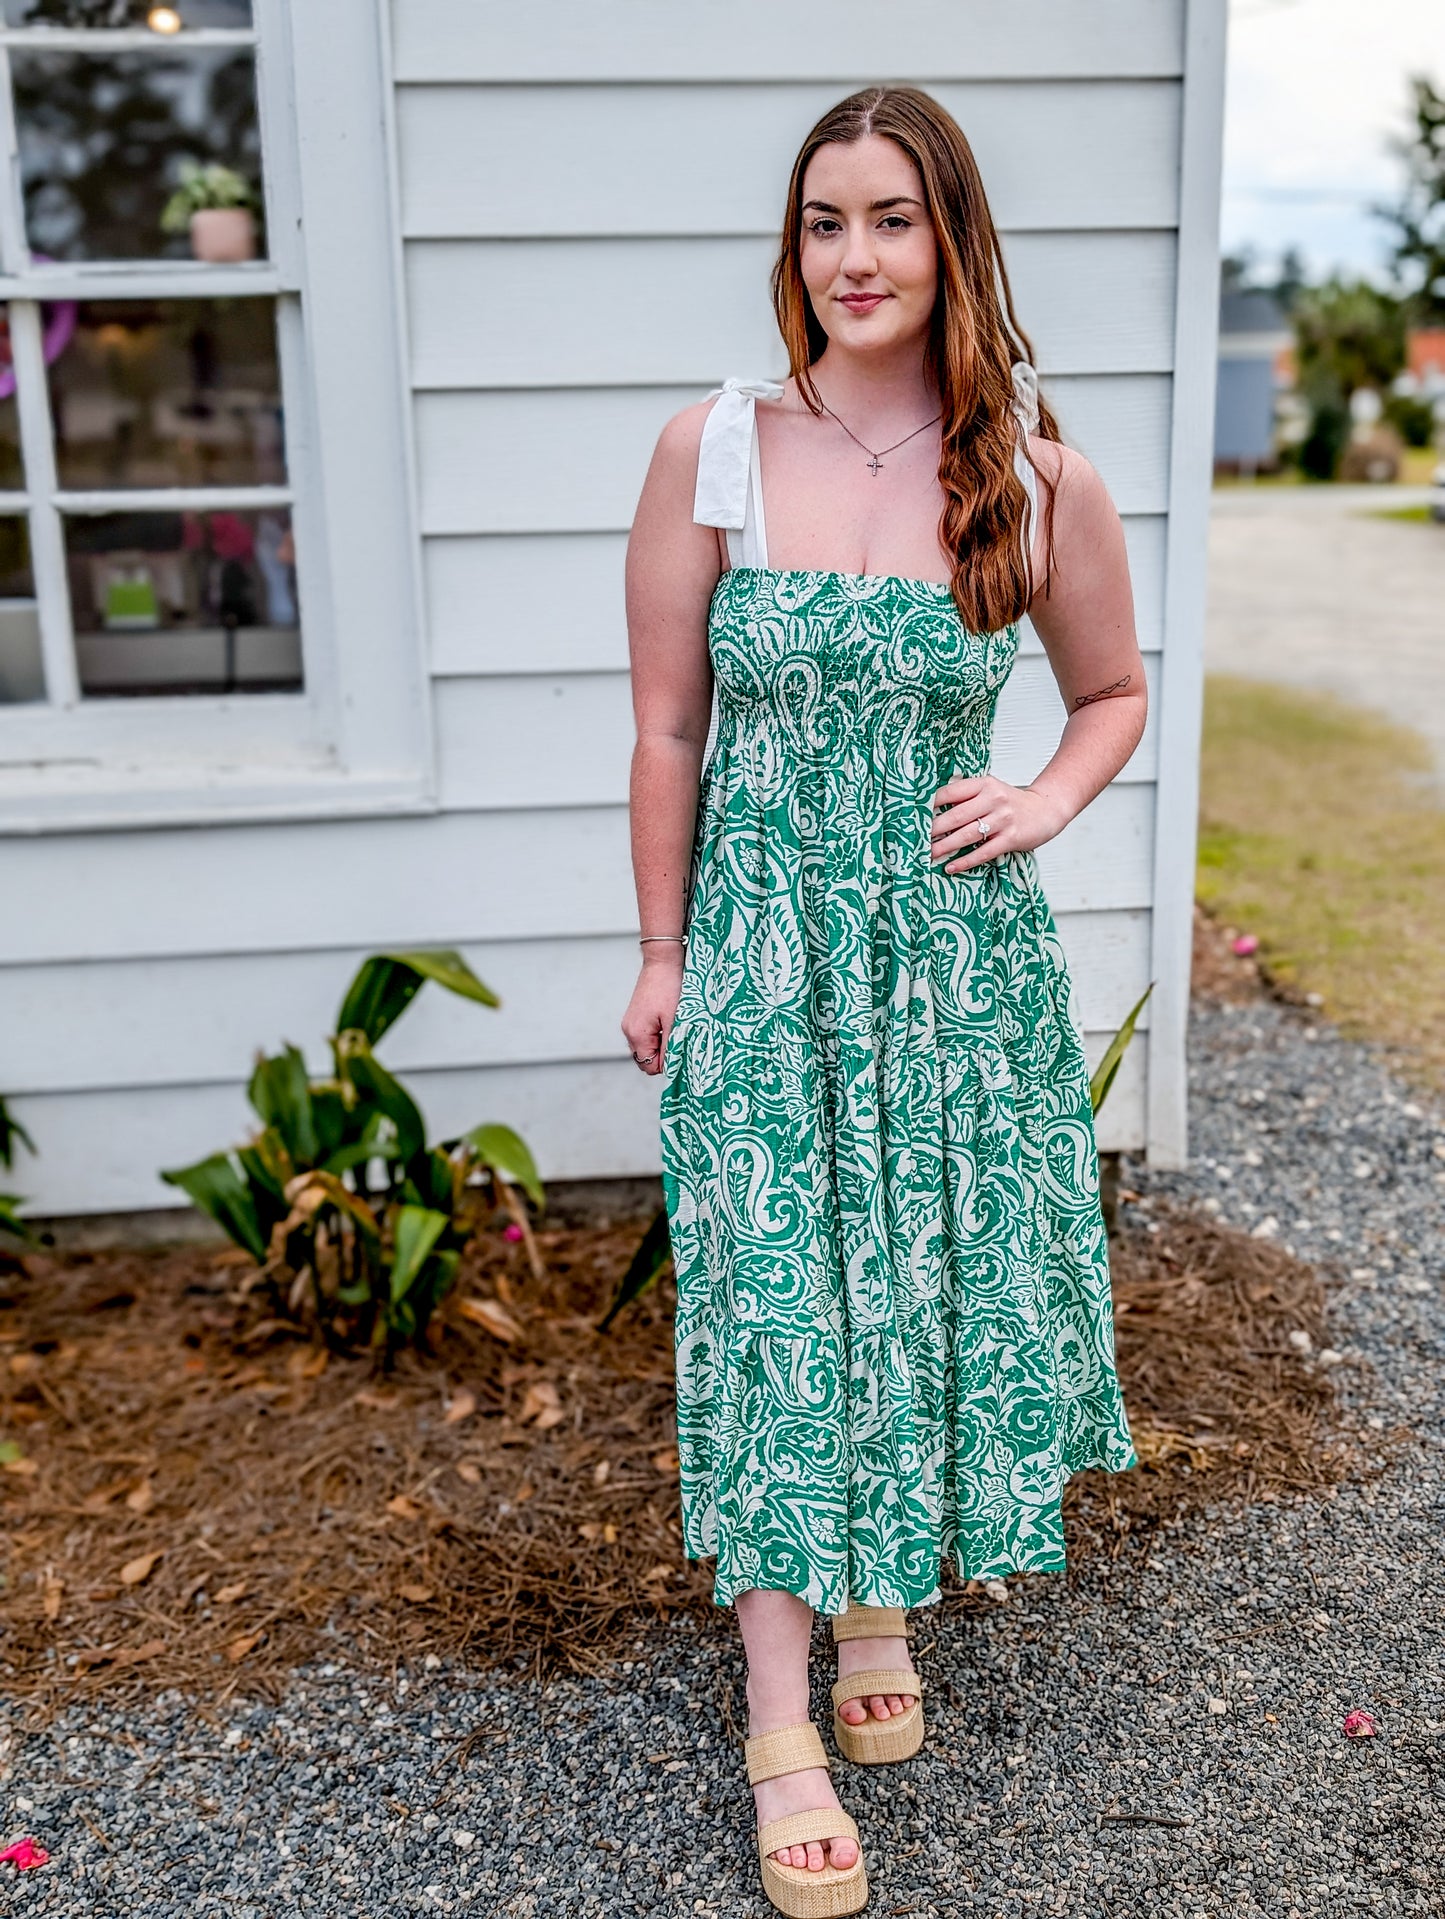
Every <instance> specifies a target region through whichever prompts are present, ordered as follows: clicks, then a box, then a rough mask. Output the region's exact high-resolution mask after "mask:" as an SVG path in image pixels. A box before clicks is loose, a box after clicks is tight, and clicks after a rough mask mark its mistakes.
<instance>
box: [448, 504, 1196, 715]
mask: <svg viewBox="0 0 1445 1919" xmlns="http://www.w3.org/2000/svg"><path fill="white" fill-rule="evenodd" d="M1167 524H1168V523H1167V521H1166V520H1165V518H1164V516H1163V515H1162V514H1148V515H1142V516H1141V515H1134V516H1131V517H1130V518H1128V519H1126V520H1125V522H1124V533H1125V537H1126V538H1127V540H1128V544H1129V573H1130V577H1131V579H1132V582H1133V587H1134V613H1135V618H1136V619H1137V621H1138V627H1139V644H1140V645H1141V646H1142V647H1143V649H1144V651H1145V652H1146V653H1157V652H1158V651H1159V649H1160V648H1161V646H1162V645H1163V643H1164V540H1165V531H1166V527H1167ZM626 549H627V536H626V534H625V533H523V534H517V533H497V534H484V535H465V534H462V535H457V536H455V537H451V538H445V537H441V538H432V539H429V540H427V541H426V542H425V545H424V549H423V553H424V560H425V578H426V593H427V626H428V629H429V631H430V633H431V644H432V672H433V673H434V674H435V675H437V676H439V677H446V676H449V675H452V674H460V675H462V676H463V677H467V676H470V675H472V674H480V673H595V672H600V671H604V670H606V669H607V668H609V667H611V668H625V667H626V665H627V621H626V618H625V615H624V608H623V598H622V565H623V557H624V555H625V553H626ZM553 580H565V581H566V582H567V591H566V592H565V593H554V592H541V591H539V590H538V584H539V582H543V581H553ZM579 606H581V607H585V608H586V615H585V617H584V618H580V619H579V617H578V614H577V609H578V607H579ZM1023 649H1024V651H1025V652H1026V653H1036V652H1037V651H1038V650H1039V639H1038V635H1037V634H1036V633H1035V632H1034V630H1033V627H1032V626H1031V625H1029V623H1028V622H1027V621H1026V622H1025V623H1024V634H1023Z"/></svg>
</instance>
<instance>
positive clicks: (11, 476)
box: [0, 306, 69, 487]
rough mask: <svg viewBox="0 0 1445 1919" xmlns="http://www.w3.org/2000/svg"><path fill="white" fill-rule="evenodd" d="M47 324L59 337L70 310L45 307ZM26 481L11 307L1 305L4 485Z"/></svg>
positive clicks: (0, 482)
mask: <svg viewBox="0 0 1445 1919" xmlns="http://www.w3.org/2000/svg"><path fill="white" fill-rule="evenodd" d="M41 311H42V313H43V314H44V317H45V324H46V326H47V327H49V328H50V329H52V333H51V337H52V338H57V337H58V333H57V332H56V331H55V329H56V327H57V326H58V328H59V330H60V331H65V330H67V327H68V313H69V309H67V310H66V311H59V312H52V309H51V308H50V307H48V306H47V307H44V308H42V309H41ZM24 484H25V469H24V467H23V465H22V463H21V459H20V416H19V414H18V413H17V412H16V409H15V362H14V359H13V357H12V356H11V352H10V309H9V307H7V306H0V486H3V487H20V486H24Z"/></svg>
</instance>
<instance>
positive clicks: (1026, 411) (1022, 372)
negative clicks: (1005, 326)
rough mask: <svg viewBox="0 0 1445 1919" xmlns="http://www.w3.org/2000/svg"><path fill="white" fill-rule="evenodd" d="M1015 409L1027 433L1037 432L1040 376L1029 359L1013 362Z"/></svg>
mask: <svg viewBox="0 0 1445 1919" xmlns="http://www.w3.org/2000/svg"><path fill="white" fill-rule="evenodd" d="M1013 389H1014V394H1013V402H1012V405H1013V410H1014V415H1015V417H1016V418H1017V420H1018V423H1019V425H1020V426H1021V427H1022V428H1023V430H1024V432H1025V433H1037V432H1038V429H1039V376H1038V372H1037V370H1036V369H1035V368H1034V367H1031V366H1030V365H1029V363H1028V361H1027V360H1015V361H1014V364H1013Z"/></svg>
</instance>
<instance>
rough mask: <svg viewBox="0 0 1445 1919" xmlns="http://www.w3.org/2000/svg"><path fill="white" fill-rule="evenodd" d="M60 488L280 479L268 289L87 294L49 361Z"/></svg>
mask: <svg viewBox="0 0 1445 1919" xmlns="http://www.w3.org/2000/svg"><path fill="white" fill-rule="evenodd" d="M50 398H51V411H52V414H53V417H54V422H55V457H56V465H57V469H58V472H59V476H60V484H61V486H62V487H64V488H67V489H70V490H74V489H77V488H92V487H121V486H131V487H135V486H145V487H153V486H226V485H230V486H276V485H280V484H281V483H283V482H284V480H285V478H286V456H285V449H284V446H283V443H282V424H281V383H280V378H279V374H278V370H277V365H276V312H275V306H274V303H273V302H272V301H270V300H231V299H227V300H86V301H82V302H81V304H80V307H79V311H78V314H77V317H76V327H75V332H74V334H73V336H72V338H71V340H70V342H69V344H68V345H67V346H66V348H65V351H64V352H63V353H61V354H60V355H59V356H58V357H57V358H56V359H54V360H53V361H52V362H51V366H50Z"/></svg>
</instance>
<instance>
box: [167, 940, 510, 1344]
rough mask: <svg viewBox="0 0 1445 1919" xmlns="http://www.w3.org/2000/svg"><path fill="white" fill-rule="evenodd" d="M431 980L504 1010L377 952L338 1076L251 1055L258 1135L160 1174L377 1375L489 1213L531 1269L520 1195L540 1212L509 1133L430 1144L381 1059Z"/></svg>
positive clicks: (440, 973) (405, 960) (477, 993)
mask: <svg viewBox="0 0 1445 1919" xmlns="http://www.w3.org/2000/svg"><path fill="white" fill-rule="evenodd" d="M429 980H430V981H432V982H434V983H435V984H436V985H438V986H443V987H445V988H446V989H447V991H448V992H451V993H456V994H458V995H460V996H461V997H462V998H464V999H470V1000H475V1001H477V1002H478V1003H479V1004H480V1005H483V1006H497V1005H499V1004H500V1001H499V1000H498V999H497V996H496V994H495V993H493V992H492V990H491V988H490V987H488V986H485V985H484V984H483V983H482V981H481V980H479V979H478V978H477V976H476V974H475V973H474V972H473V971H472V969H471V968H470V967H469V966H468V965H467V963H466V961H465V960H464V959H463V958H462V957H461V955H460V954H459V953H455V952H451V951H432V952H404V953H377V954H373V955H372V957H371V958H370V959H368V960H366V961H365V962H364V963H363V964H362V966H361V968H360V969H359V971H358V972H357V974H356V977H355V979H353V981H352V982H351V986H350V988H349V989H348V991H347V994H346V997H345V999H344V1000H343V1001H342V1003H341V1008H340V1011H339V1012H338V1014H337V1017H336V1032H335V1034H334V1035H333V1036H332V1037H331V1039H330V1041H329V1045H330V1050H331V1061H332V1071H331V1073H330V1075H329V1076H328V1077H326V1078H321V1079H313V1078H312V1077H311V1075H310V1073H309V1072H308V1070H307V1067H306V1061H305V1058H304V1057H303V1055H302V1054H301V1053H300V1051H299V1050H298V1049H297V1048H296V1047H294V1046H291V1045H287V1046H286V1047H285V1048H284V1049H283V1050H282V1051H281V1052H280V1053H277V1054H275V1055H273V1056H271V1057H267V1056H266V1055H265V1054H258V1056H257V1060H256V1067H255V1071H254V1072H253V1073H252V1075H251V1082H250V1086H249V1089H248V1097H249V1099H250V1102H251V1105H252V1107H253V1108H254V1110H255V1112H256V1114H257V1116H258V1117H259V1119H260V1121H261V1127H260V1130H259V1131H258V1132H257V1133H255V1134H254V1135H253V1136H252V1138H251V1139H250V1140H248V1141H247V1142H246V1144H245V1145H243V1146H238V1147H235V1148H233V1149H231V1150H229V1151H226V1152H220V1153H213V1154H212V1155H211V1156H210V1157H209V1158H207V1159H203V1160H200V1161H198V1162H197V1163H196V1164H195V1165H194V1166H185V1167H180V1168H177V1169H175V1170H174V1171H171V1172H164V1173H162V1175H161V1177H162V1178H163V1179H165V1180H167V1181H168V1182H169V1183H170V1184H171V1185H172V1186H177V1187H179V1188H180V1189H181V1191H182V1192H184V1193H186V1194H188V1195H189V1197H190V1198H191V1199H192V1200H193V1201H194V1202H195V1204H196V1205H197V1206H199V1207H200V1208H201V1209H202V1210H203V1211H204V1212H206V1213H209V1215H210V1216H211V1218H212V1219H213V1220H215V1222H216V1224H217V1225H218V1226H219V1227H220V1228H221V1229H222V1231H223V1232H225V1233H226V1234H227V1235H228V1236H229V1237H230V1238H231V1239H233V1240H234V1241H235V1242H236V1244H237V1245H238V1246H240V1247H242V1248H244V1250H245V1251H246V1252H248V1253H249V1254H250V1255H251V1257H252V1259H253V1260H255V1262H256V1264H257V1267H258V1268H259V1269H260V1271H261V1274H262V1276H263V1279H264V1281H265V1282H266V1283H267V1284H268V1285H269V1286H270V1288H271V1290H272V1294H273V1296H274V1300H275V1303H276V1306H277V1309H278V1310H281V1311H287V1312H290V1313H292V1314H300V1313H303V1312H307V1311H308V1310H309V1313H310V1315H311V1316H313V1317H314V1319H315V1321H316V1323H317V1325H318V1327H319V1329H320V1331H321V1333H322V1336H323V1337H324V1338H325V1339H326V1341H327V1343H328V1345H331V1346H333V1347H335V1348H338V1349H340V1348H345V1347H347V1346H355V1345H363V1346H370V1347H373V1348H375V1349H378V1350H379V1352H380V1353H381V1355H382V1357H383V1361H384V1363H389V1362H390V1360H391V1358H392V1357H393V1356H394V1354H395V1352H396V1350H397V1348H398V1347H399V1346H401V1345H402V1344H404V1343H405V1342H406V1341H408V1340H411V1341H420V1340H421V1339H422V1337H423V1336H424V1334H425V1332H426V1330H427V1327H428V1326H429V1324H430V1322H431V1319H432V1316H433V1314H434V1313H435V1312H436V1310H437V1307H438V1306H439V1305H440V1304H441V1302H442V1300H443V1299H445V1297H446V1295H447V1293H448V1292H449V1291H450V1290H451V1287H452V1285H453V1283H454V1281H455V1279H456V1275H457V1269H458V1267H459V1265H460V1263H461V1257H462V1253H463V1251H464V1250H465V1248H466V1246H467V1243H468V1241H469V1240H470V1239H471V1238H472V1236H473V1234H474V1233H475V1232H476V1231H477V1229H478V1226H479V1225H480V1224H481V1223H482V1221H483V1219H484V1218H485V1217H486V1216H487V1213H488V1209H489V1208H490V1209H491V1210H495V1209H497V1208H501V1209H503V1210H505V1211H506V1212H507V1213H508V1214H509V1215H510V1216H511V1218H512V1219H513V1220H514V1221H515V1222H516V1225H517V1226H518V1228H519V1229H520V1231H521V1234H522V1236H523V1238H524V1239H525V1240H526V1242H527V1248H528V1252H529V1253H530V1254H531V1256H532V1259H533V1264H534V1266H535V1264H536V1248H535V1242H534V1241H533V1239H532V1232H531V1225H530V1222H529V1221H528V1218H527V1212H526V1208H525V1206H524V1205H523V1204H522V1201H521V1200H520V1198H519V1197H518V1195H517V1192H516V1190H515V1189H516V1188H517V1187H520V1188H521V1190H522V1192H523V1193H525V1194H526V1196H527V1197H528V1198H529V1199H530V1200H531V1201H532V1203H533V1205H534V1206H536V1208H537V1209H538V1211H541V1210H542V1209H543V1208H544V1206H545V1203H546V1202H545V1195H544V1193H543V1189H542V1183H541V1181H540V1179H539V1178H538V1177H537V1168H536V1165H535V1163H534V1161H533V1158H532V1154H531V1152H530V1151H529V1150H528V1148H527V1145H526V1143H525V1142H524V1141H523V1140H522V1139H521V1138H520V1137H519V1136H518V1135H517V1134H516V1133H514V1132H513V1131H512V1129H511V1128H510V1127H508V1126H501V1125H495V1124H492V1125H483V1126H477V1127H474V1128H473V1129H472V1131H471V1132H469V1133H465V1134H463V1135H461V1136H460V1137H459V1138H457V1139H450V1140H444V1141H442V1142H440V1143H439V1144H437V1145H433V1146H428V1144H427V1140H426V1122H425V1120H424V1119H423V1117H422V1113H421V1109H420V1107H419V1106H418V1105H417V1103H416V1101H415V1100H414V1099H413V1098H412V1096H411V1094H410V1093H408V1092H407V1090H406V1088H405V1087H404V1086H403V1085H402V1084H401V1082H400V1080H398V1079H397V1078H395V1076H394V1075H393V1074H391V1073H390V1072H388V1071H387V1069H386V1067H384V1066H383V1065H382V1064H381V1062H380V1060H379V1059H378V1058H377V1057H376V1052H375V1047H376V1045H377V1042H378V1041H379V1040H380V1039H381V1038H382V1036H383V1034H385V1033H386V1032H387V1031H388V1030H389V1029H390V1028H391V1027H392V1026H393V1025H394V1024H395V1023H396V1021H397V1019H398V1018H399V1017H400V1016H401V1014H402V1013H403V1012H404V1011H405V1010H406V1008H407V1007H408V1006H409V1005H410V1004H411V1002H412V1000H413V999H414V998H415V997H416V995H417V994H418V993H419V992H420V991H421V989H422V987H423V986H424V985H425V984H426V983H427V981H429Z"/></svg>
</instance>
